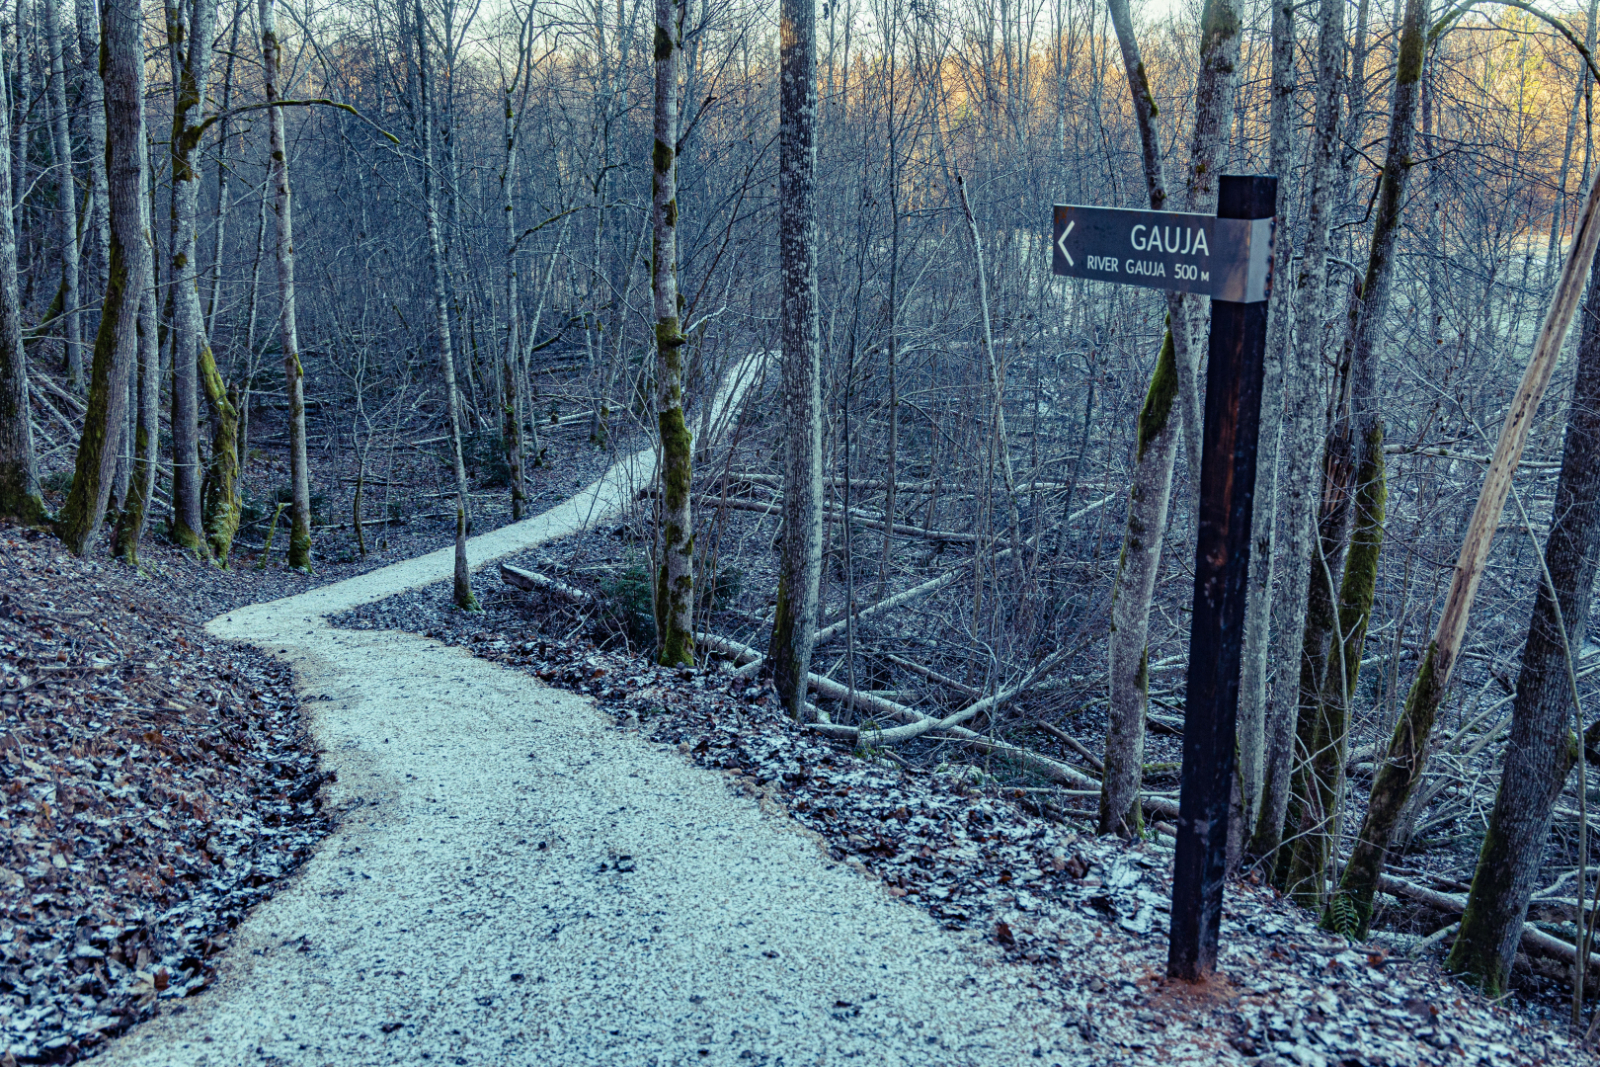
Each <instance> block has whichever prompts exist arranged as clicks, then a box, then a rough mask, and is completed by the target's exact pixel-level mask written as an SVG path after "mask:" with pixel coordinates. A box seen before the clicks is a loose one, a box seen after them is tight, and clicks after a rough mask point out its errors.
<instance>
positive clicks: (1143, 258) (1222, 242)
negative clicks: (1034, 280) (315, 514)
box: [1051, 204, 1273, 304]
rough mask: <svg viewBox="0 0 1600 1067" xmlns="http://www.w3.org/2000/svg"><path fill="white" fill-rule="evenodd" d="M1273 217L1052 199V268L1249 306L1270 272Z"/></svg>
mask: <svg viewBox="0 0 1600 1067" xmlns="http://www.w3.org/2000/svg"><path fill="white" fill-rule="evenodd" d="M1272 238H1273V220H1272V219H1228V218H1218V217H1217V216H1215V215H1197V214H1190V213H1185V212H1177V211H1136V210H1128V209H1123V208H1113V207H1079V206H1076V205H1066V204H1057V205H1056V208H1055V233H1054V235H1053V240H1052V247H1051V252H1052V256H1053V259H1054V271H1055V273H1056V274H1059V275H1063V276H1065V277H1069V278H1092V279H1093V280H1095V281H1097V282H1116V283H1119V284H1121V285H1139V286H1144V287H1145V288H1147V289H1177V290H1180V291H1182V292H1186V293H1200V294H1203V295H1205V296H1209V297H1212V298H1213V299H1216V300H1229V301H1233V302H1234V303H1239V304H1253V303H1255V302H1257V301H1260V300H1265V299H1266V298H1267V283H1268V281H1269V280H1270V279H1271V277H1272Z"/></svg>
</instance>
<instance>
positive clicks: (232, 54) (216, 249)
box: [201, 0, 365, 459]
mask: <svg viewBox="0 0 1600 1067" xmlns="http://www.w3.org/2000/svg"><path fill="white" fill-rule="evenodd" d="M243 14H244V3H243V0H239V2H238V3H236V4H235V5H234V8H233V25H232V27H231V28H230V29H229V31H228V64H227V66H226V67H224V68H223V73H222V105H221V107H220V111H221V112H222V113H223V114H224V115H225V114H227V112H228V111H229V109H231V108H232V107H233V62H234V60H235V59H237V58H238V57H239V23H240V22H241V21H243V20H242V16H243ZM230 125H231V124H230V122H229V120H228V119H226V118H223V119H220V120H218V122H217V213H216V217H215V220H214V221H213V224H212V229H211V284H210V286H209V287H208V291H207V293H206V299H205V314H204V316H203V317H202V318H201V324H202V327H201V328H202V329H204V330H205V335H206V336H207V337H213V336H215V335H216V329H217V296H218V294H219V293H220V292H221V289H222V254H223V251H224V248H225V246H226V241H225V237H226V236H227V230H228V175H229V173H230V172H231V171H232V168H231V167H230V166H229V165H228V134H229V132H230ZM364 199H365V198H363V200H364ZM364 206H365V205H364V204H363V207H364ZM362 236H363V237H364V236H365V234H363V235H362ZM248 358H249V357H248V353H247V354H246V360H247V361H248ZM242 458H243V457H242V456H241V459H242Z"/></svg>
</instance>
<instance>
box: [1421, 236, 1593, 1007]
mask: <svg viewBox="0 0 1600 1067" xmlns="http://www.w3.org/2000/svg"><path fill="white" fill-rule="evenodd" d="M1567 411H1568V414H1567V436H1566V441H1565V443H1564V444H1563V446H1562V455H1561V476H1560V480H1559V481H1558V482H1557V483H1556V501H1555V507H1554V509H1553V510H1552V511H1551V513H1550V514H1551V515H1552V516H1553V518H1552V520H1551V523H1550V537H1549V540H1548V541H1547V542H1546V543H1545V550H1544V558H1545V566H1547V567H1548V568H1549V570H1550V577H1551V579H1552V580H1553V581H1554V583H1555V589H1554V591H1552V590H1551V588H1550V586H1549V585H1547V584H1546V583H1545V582H1544V581H1543V580H1542V579H1541V580H1540V582H1539V587H1538V593H1537V597H1536V599H1535V601H1534V607H1533V617H1532V618H1531V619H1530V620H1529V623H1528V640H1527V643H1526V644H1524V645H1523V648H1522V669H1521V671H1520V673H1519V674H1518V676H1517V689H1516V702H1515V703H1514V704H1513V705H1512V709H1511V739H1510V744H1509V745H1508V746H1507V747H1506V761H1505V767H1504V768H1503V769H1502V770H1501V772H1500V790H1499V793H1498V794H1497V795H1496V796H1495V801H1494V811H1493V813H1492V814H1491V815H1490V816H1489V828H1488V830H1487V831H1485V833H1484V837H1483V848H1482V850H1481V851H1480V853H1479V855H1478V867H1477V871H1476V873H1474V875H1473V878H1472V892H1471V893H1470V894H1469V895H1468V897H1467V910H1466V913H1465V914H1464V915H1463V916H1462V917H1461V932H1460V934H1459V935H1458V936H1457V937H1456V943H1455V946H1454V947H1453V948H1452V949H1451V950H1450V958H1449V961H1448V963H1447V967H1448V969H1449V970H1451V971H1454V972H1456V973H1457V974H1462V975H1465V976H1466V977H1467V978H1468V980H1469V981H1471V982H1472V983H1473V984H1474V985H1476V986H1478V987H1479V988H1480V989H1482V990H1483V991H1484V992H1485V993H1487V994H1488V995H1489V996H1492V997H1498V996H1500V995H1501V994H1502V993H1504V992H1505V991H1506V984H1507V980H1508V979H1509V978H1510V976H1511V962H1512V958H1513V957H1514V956H1515V955H1516V951H1517V946H1518V944H1520V943H1521V941H1522V924H1523V920H1524V919H1525V918H1526V916H1527V913H1528V901H1529V899H1530V898H1531V897H1532V895H1533V889H1534V880H1535V879H1536V878H1537V877H1538V875H1539V867H1540V864H1541V862H1542V860H1543V858H1544V852H1545V847H1546V844H1547V843H1548V841H1549V838H1550V820H1551V814H1552V813H1553V811H1554V809H1555V801H1556V797H1557V796H1558V795H1559V794H1560V793H1561V789H1562V787H1563V786H1564V785H1565V784H1566V781H1567V777H1568V775H1569V773H1570V772H1571V771H1572V767H1573V765H1574V764H1575V763H1576V762H1577V755H1578V747H1579V746H1578V744H1577V742H1576V738H1575V737H1574V734H1573V728H1572V721H1573V715H1572V690H1571V688H1570V685H1569V679H1568V675H1567V667H1568V659H1567V657H1568V655H1569V650H1568V648H1567V647H1566V646H1567V642H1566V641H1564V640H1563V635H1562V631H1563V630H1564V629H1565V630H1568V632H1576V633H1581V632H1582V623H1581V622H1579V621H1578V620H1584V619H1587V618H1589V609H1590V605H1591V603H1592V601H1593V594H1594V579H1595V571H1596V564H1597V563H1600V552H1597V549H1600V270H1596V269H1595V268H1593V267H1591V269H1590V273H1589V296H1588V300H1587V301H1586V302H1585V305H1584V311H1583V332H1582V334H1581V336H1580V339H1579V341H1578V373H1577V379H1576V381H1575V382H1574V383H1573V386H1572V403H1571V404H1570V405H1569V407H1568V409H1567ZM1558 605H1559V606H1558ZM1558 612H1559V615H1558ZM1563 622H1565V624H1566V625H1565V626H1563V625H1562V623H1563ZM1575 622H1576V623H1577V625H1576V627H1574V625H1573V624H1574V623H1575Z"/></svg>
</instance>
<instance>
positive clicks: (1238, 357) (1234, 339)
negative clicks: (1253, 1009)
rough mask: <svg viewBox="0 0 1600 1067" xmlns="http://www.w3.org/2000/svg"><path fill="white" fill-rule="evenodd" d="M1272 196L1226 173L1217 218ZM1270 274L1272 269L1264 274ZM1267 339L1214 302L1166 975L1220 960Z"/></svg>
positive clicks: (1189, 974) (1248, 309) (1262, 325)
mask: <svg viewBox="0 0 1600 1067" xmlns="http://www.w3.org/2000/svg"><path fill="white" fill-rule="evenodd" d="M1277 195H1278V179H1277V178H1274V177H1261V176H1237V175H1224V176H1222V178H1221V180H1220V183H1219V186H1218V196H1217V217H1218V218H1229V219H1270V218H1271V217H1272V215H1273V212H1274V210H1275V205H1276V203H1277ZM1271 277H1272V272H1271V267H1270V265H1269V266H1268V268H1267V279H1268V280H1269V282H1270V279H1271ZM1266 344H1267V302H1266V300H1265V299H1261V300H1256V301H1253V302H1251V303H1247V304H1242V303H1234V302H1232V301H1228V300H1212V302H1211V346H1210V366H1209V367H1208V368H1207V370H1206V401H1205V420H1206V424H1205V445H1204V451H1203V455H1202V456H1201V460H1200V529H1199V536H1198V538H1197V543H1196V545H1195V563H1194V616H1193V621H1192V623H1191V628H1190V631H1189V681H1188V690H1187V697H1186V700H1185V704H1184V709H1185V711H1184V729H1183V784H1182V792H1181V794H1180V799H1179V801H1178V850H1177V858H1176V861H1175V868H1174V873H1173V882H1172V930H1171V939H1170V944H1169V946H1168V953H1167V974H1168V975H1169V976H1170V977H1173V978H1182V979H1186V980H1189V981H1193V980H1195V979H1198V978H1203V977H1205V976H1206V975H1208V974H1210V973H1211V972H1212V971H1213V970H1215V969H1216V965H1217V932H1218V929H1219V927H1220V925H1221V922H1222V883H1223V880H1224V877H1225V874H1226V866H1227V851H1228V802H1229V792H1230V790H1231V788H1232V785H1233V772H1234V755H1235V751H1234V750H1235V742H1234V719H1235V716H1236V714H1237V712H1238V706H1239V653H1240V644H1241V642H1242V639H1243V635H1244V602H1245V577H1246V574H1247V572H1248V570H1249V564H1250V511H1251V504H1252V498H1253V496H1254V493H1255V483H1256V439H1257V436H1258V433H1259V430H1260V425H1261V366H1262V358H1263V356H1264V355H1265V352H1266Z"/></svg>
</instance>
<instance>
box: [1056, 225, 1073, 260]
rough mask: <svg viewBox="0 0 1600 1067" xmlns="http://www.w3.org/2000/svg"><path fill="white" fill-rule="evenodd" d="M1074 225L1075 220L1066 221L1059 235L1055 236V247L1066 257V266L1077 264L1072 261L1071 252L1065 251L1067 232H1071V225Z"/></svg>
mask: <svg viewBox="0 0 1600 1067" xmlns="http://www.w3.org/2000/svg"><path fill="white" fill-rule="evenodd" d="M1076 225H1077V223H1076V222H1072V221H1068V223H1067V226H1066V229H1064V230H1062V231H1061V236H1060V237H1057V238H1056V247H1057V248H1059V249H1061V254H1062V255H1064V256H1066V257H1067V266H1069V267H1076V266H1077V264H1076V263H1074V262H1073V261H1072V253H1071V252H1068V251H1067V234H1069V233H1071V232H1072V227H1074V226H1076Z"/></svg>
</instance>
